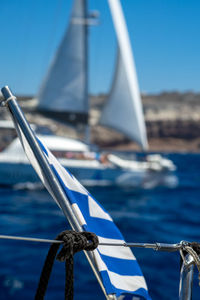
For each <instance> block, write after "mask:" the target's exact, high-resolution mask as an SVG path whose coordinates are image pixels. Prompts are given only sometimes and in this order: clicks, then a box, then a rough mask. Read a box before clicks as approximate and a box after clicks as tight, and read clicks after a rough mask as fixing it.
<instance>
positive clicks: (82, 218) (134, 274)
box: [14, 118, 150, 300]
mask: <svg viewBox="0 0 200 300" xmlns="http://www.w3.org/2000/svg"><path fill="white" fill-rule="evenodd" d="M14 121H15V125H16V128H17V132H18V135H19V138H20V140H21V142H22V145H23V148H24V150H25V152H26V154H27V156H28V158H29V160H30V162H31V164H32V165H33V167H34V169H35V170H36V172H37V174H38V175H39V177H40V178H41V180H42V181H43V183H44V185H46V187H47V189H48V190H49V191H50V193H51V186H50V185H49V183H48V180H46V174H45V173H44V171H43V170H42V168H41V166H40V162H39V160H38V154H37V155H36V153H35V152H34V148H31V147H30V143H29V141H28V140H27V138H26V134H24V132H23V130H24V129H23V128H22V127H20V125H19V123H18V122H17V119H15V118H14ZM29 130H30V128H29ZM32 135H33V136H34V134H33V133H32ZM35 143H36V144H37V147H38V146H39V148H40V150H41V151H40V153H41V155H43V159H45V160H46V161H47V162H48V164H49V166H50V168H51V170H52V172H53V174H54V176H55V178H56V181H57V182H59V185H60V188H61V189H62V191H63V192H64V194H65V196H66V201H68V202H69V203H70V206H71V208H72V210H73V212H74V215H75V216H76V219H77V220H78V223H79V225H80V226H81V227H82V229H83V230H85V231H91V232H94V233H95V234H96V235H97V236H98V238H99V242H100V243H101V242H102V243H124V242H125V241H124V238H123V236H122V234H121V232H120V231H119V229H118V228H117V226H116V225H115V224H114V222H113V220H112V218H111V216H110V215H109V214H108V213H107V212H106V211H105V209H104V208H103V207H102V206H101V205H100V204H99V203H98V202H97V201H96V200H95V199H94V198H93V197H92V195H91V194H90V193H89V192H88V191H87V190H86V189H85V188H84V187H83V186H82V185H81V184H80V183H79V182H78V181H77V179H76V178H75V177H74V176H73V175H72V174H70V172H69V171H67V170H66V169H64V168H63V167H62V166H61V165H60V163H59V162H58V160H57V159H56V158H55V157H54V156H53V154H52V153H51V152H50V151H49V150H48V149H47V147H46V146H45V145H44V144H43V143H42V142H41V141H40V140H39V139H38V138H35ZM51 194H53V193H51ZM54 198H55V197H54ZM57 202H59V201H57ZM58 204H59V203H58ZM93 254H94V255H93V257H94V261H95V264H96V267H97V269H98V271H99V274H100V278H101V280H102V282H103V285H104V288H105V291H106V294H107V295H109V294H115V295H116V297H117V299H120V300H122V299H123V300H128V299H134V300H141V299H148V300H149V299H150V296H149V295H148V290H147V286H146V283H145V279H144V277H143V275H142V272H141V270H140V267H139V265H138V263H137V261H136V258H135V256H134V255H133V253H132V251H131V250H130V248H128V247H123V246H103V245H99V246H98V248H97V249H96V250H94V251H93Z"/></svg>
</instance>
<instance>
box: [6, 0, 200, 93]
mask: <svg viewBox="0 0 200 300" xmlns="http://www.w3.org/2000/svg"><path fill="white" fill-rule="evenodd" d="M121 3H122V6H123V10H124V14H125V18H126V21H127V25H128V29H129V33H130V38H131V43H132V48H133V53H134V57H135V63H136V68H137V74H138V80H139V85H140V89H141V91H143V92H147V93H158V92H161V91H174V90H178V91H188V90H193V91H197V92H198V91H200V37H199V35H200V18H199V15H200V1H198V0H121ZM71 5H72V1H71V0H0V28H1V29H0V33H1V34H0V36H1V44H0V70H1V72H0V86H3V85H9V86H10V87H11V89H12V90H13V92H15V93H17V94H34V95H36V94H37V93H38V90H39V87H40V85H41V82H42V79H43V77H44V76H45V72H46V71H47V68H48V65H49V63H50V60H51V59H52V57H53V55H54V53H55V50H56V47H57V46H58V44H59V41H60V40H61V38H62V35H63V34H64V31H65V30H66V27H67V24H68V18H69V14H70V9H71ZM89 8H90V9H96V10H99V11H100V24H99V25H98V26H94V27H93V28H91V29H90V37H89V42H90V48H89V71H90V72H89V75H90V76H89V83H90V85H89V86H90V92H91V93H100V92H107V91H108V89H109V86H110V84H111V80H112V73H113V69H114V63H115V54H116V37H115V33H114V30H113V25H112V20H111V16H110V12H109V8H108V4H107V0H90V1H89Z"/></svg>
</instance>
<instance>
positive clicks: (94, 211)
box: [88, 196, 113, 222]
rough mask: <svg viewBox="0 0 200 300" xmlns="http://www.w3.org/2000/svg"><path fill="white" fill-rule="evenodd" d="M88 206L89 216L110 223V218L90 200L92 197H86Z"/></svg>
mask: <svg viewBox="0 0 200 300" xmlns="http://www.w3.org/2000/svg"><path fill="white" fill-rule="evenodd" d="M88 205H89V211H90V216H91V217H94V218H100V219H105V220H109V221H112V222H113V220H112V218H111V217H110V216H109V214H107V213H106V212H105V211H104V210H103V209H102V208H101V207H100V206H99V205H98V204H97V203H96V201H94V199H92V197H90V196H88Z"/></svg>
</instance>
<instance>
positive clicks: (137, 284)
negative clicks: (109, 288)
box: [108, 270, 147, 292]
mask: <svg viewBox="0 0 200 300" xmlns="http://www.w3.org/2000/svg"><path fill="white" fill-rule="evenodd" d="M108 274H109V277H110V281H111V282H112V284H113V285H114V286H115V287H116V288H117V289H122V290H125V291H129V292H134V291H136V290H138V289H139V288H144V289H145V290H147V285H146V282H145V280H144V277H143V276H127V275H119V274H117V273H114V272H111V271H109V270H108Z"/></svg>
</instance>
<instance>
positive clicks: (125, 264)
mask: <svg viewBox="0 0 200 300" xmlns="http://www.w3.org/2000/svg"><path fill="white" fill-rule="evenodd" d="M100 255H101V257H102V259H103V261H104V263H105V264H106V266H107V268H108V269H109V270H112V272H116V273H118V274H120V275H127V273H128V275H129V276H134V275H136V276H142V272H141V270H140V268H139V266H138V263H137V261H136V260H128V259H121V258H116V257H110V256H107V255H103V254H101V253H100Z"/></svg>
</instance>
